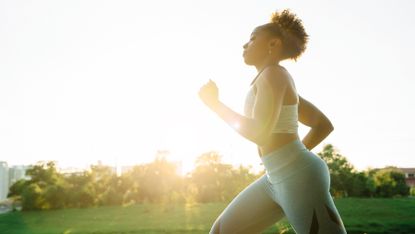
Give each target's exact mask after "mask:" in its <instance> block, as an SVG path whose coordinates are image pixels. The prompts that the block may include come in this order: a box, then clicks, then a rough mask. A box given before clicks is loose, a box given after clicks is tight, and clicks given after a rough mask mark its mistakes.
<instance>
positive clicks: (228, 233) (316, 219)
mask: <svg viewBox="0 0 415 234" xmlns="http://www.w3.org/2000/svg"><path fill="white" fill-rule="evenodd" d="M261 159H262V161H263V164H264V166H265V171H266V174H265V175H263V176H262V177H261V178H259V179H258V180H256V181H255V182H253V183H252V184H250V185H249V186H248V187H246V188H245V189H244V190H243V191H242V192H241V193H239V194H238V195H237V196H236V197H235V198H234V199H233V200H232V202H231V203H230V204H229V205H228V206H227V207H226V208H225V210H224V211H223V212H222V214H221V215H220V216H219V217H218V218H217V219H216V221H215V223H214V224H213V226H212V229H211V230H210V233H211V234H234V233H249V234H251V233H261V231H263V230H265V229H266V228H268V227H269V226H271V225H272V224H274V223H276V222H277V221H279V220H280V219H281V218H283V217H287V219H288V221H289V223H290V224H291V226H292V227H293V229H294V230H295V232H296V233H300V234H306V233H307V234H317V233H319V234H337V233H341V234H344V233H346V229H345V228H344V225H343V222H342V220H341V218H340V215H339V213H338V211H337V209H336V207H335V205H334V202H333V199H332V197H331V196H330V193H329V188H330V174H329V171H328V167H327V164H326V163H325V162H324V161H323V160H322V159H320V158H319V157H318V156H316V155H315V154H313V153H312V152H310V151H308V150H307V149H306V148H305V146H304V145H303V144H302V142H301V141H299V140H296V141H293V142H291V143H289V144H287V145H284V146H283V147H281V148H279V149H277V150H276V151H274V152H271V153H270V154H268V155H264V156H263V157H261Z"/></svg>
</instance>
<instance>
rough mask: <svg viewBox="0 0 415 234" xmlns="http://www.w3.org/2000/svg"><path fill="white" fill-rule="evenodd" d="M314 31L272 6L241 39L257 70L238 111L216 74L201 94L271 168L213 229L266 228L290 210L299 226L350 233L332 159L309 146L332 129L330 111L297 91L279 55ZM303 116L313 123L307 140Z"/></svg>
mask: <svg viewBox="0 0 415 234" xmlns="http://www.w3.org/2000/svg"><path fill="white" fill-rule="evenodd" d="M307 41H308V35H307V34H306V32H305V30H304V27H303V25H302V21H301V20H300V19H299V18H298V17H297V16H296V15H295V14H293V13H292V12H290V11H289V10H284V11H282V12H275V13H273V14H272V17H271V22H270V23H267V24H264V25H261V26H259V27H256V28H255V29H254V31H253V32H252V34H251V37H250V40H249V41H248V42H247V43H246V44H245V45H244V46H243V49H244V51H243V58H244V61H245V63H246V64H247V65H252V66H255V68H256V69H257V71H258V75H257V76H256V77H255V79H254V80H253V81H252V83H251V89H250V91H249V92H248V95H247V98H246V101H245V115H240V114H238V113H236V112H234V111H233V110H231V109H230V108H229V107H227V106H226V105H225V104H223V103H222V102H221V101H219V95H218V88H217V86H216V84H215V83H214V82H213V81H209V82H208V83H207V84H205V85H204V86H202V87H201V89H200V91H199V96H200V98H201V99H202V101H203V102H204V103H205V104H206V105H207V106H208V107H209V108H210V109H211V110H212V111H214V112H215V113H217V114H218V116H219V117H220V118H221V119H223V120H224V121H225V122H226V123H228V124H229V125H230V126H231V127H232V128H233V129H235V130H236V131H237V132H238V133H239V134H240V135H242V136H243V137H245V138H247V139H248V140H250V141H252V142H254V143H256V144H257V145H258V152H259V155H260V157H261V160H262V162H263V164H264V167H265V171H266V174H265V175H264V176H262V177H261V178H259V179H258V180H256V181H255V182H253V183H252V184H250V185H249V186H248V187H246V188H245V189H244V190H243V191H242V192H241V193H239V194H238V195H237V196H236V197H235V198H234V199H233V200H232V202H231V203H230V204H229V205H228V206H227V207H226V208H225V210H224V211H223V212H222V214H221V215H220V216H219V217H218V218H217V219H216V221H215V223H214V224H213V226H212V229H211V231H210V233H212V234H216V233H220V234H234V233H250V234H251V233H260V232H261V231H263V230H265V229H266V228H268V227H269V226H270V225H272V224H274V223H276V222H278V221H279V220H281V219H282V218H283V217H287V219H288V221H289V222H290V224H291V226H292V227H293V229H294V230H295V232H296V233H301V234H305V233H312V234H313V233H320V234H337V233H346V230H345V228H344V225H343V222H342V220H341V218H340V215H339V213H338V211H337V209H336V207H335V204H334V202H333V199H332V197H331V196H330V193H329V188H330V174H329V170H328V167H327V164H326V163H325V162H324V161H323V160H322V159H320V158H319V157H318V156H316V155H315V154H314V153H312V152H310V150H311V149H313V148H314V147H315V146H316V145H318V144H319V143H320V142H321V141H322V140H323V139H324V138H326V137H327V136H328V135H329V133H330V132H331V131H332V130H333V126H332V124H331V123H330V121H329V120H328V118H327V117H326V116H325V115H324V114H323V113H322V112H321V111H320V110H319V109H317V108H316V107H315V106H314V105H313V104H311V103H310V102H308V101H307V100H305V99H303V98H302V97H300V96H299V95H298V94H297V91H296V88H295V85H294V81H293V79H292V77H291V76H290V74H289V73H288V71H287V70H286V69H285V68H284V67H282V66H281V65H280V64H279V63H280V62H281V61H283V60H286V59H293V60H296V59H297V58H298V57H299V56H300V55H301V54H302V53H303V52H304V50H305V48H306V43H307ZM298 121H300V122H301V123H303V124H305V125H307V126H309V127H310V131H309V132H308V133H307V135H306V136H305V137H304V139H303V140H302V141H301V140H300V138H299V135H298V131H297V128H298Z"/></svg>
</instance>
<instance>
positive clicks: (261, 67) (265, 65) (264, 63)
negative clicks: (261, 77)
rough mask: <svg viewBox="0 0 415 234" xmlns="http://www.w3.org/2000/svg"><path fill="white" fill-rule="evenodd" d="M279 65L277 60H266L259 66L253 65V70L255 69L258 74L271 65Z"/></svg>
mask: <svg viewBox="0 0 415 234" xmlns="http://www.w3.org/2000/svg"><path fill="white" fill-rule="evenodd" d="M279 63H280V61H279V60H275V59H273V60H269V59H266V60H264V61H263V62H262V63H261V64H258V65H255V68H256V70H257V72H258V73H259V72H261V71H263V70H264V69H265V68H266V67H268V66H271V65H278V66H279Z"/></svg>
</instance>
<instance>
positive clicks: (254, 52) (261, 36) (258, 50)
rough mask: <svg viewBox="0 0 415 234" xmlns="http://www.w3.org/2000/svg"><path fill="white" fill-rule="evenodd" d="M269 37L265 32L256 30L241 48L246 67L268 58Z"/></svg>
mask: <svg viewBox="0 0 415 234" xmlns="http://www.w3.org/2000/svg"><path fill="white" fill-rule="evenodd" d="M270 39H271V37H270V35H269V33H268V32H266V31H265V30H263V29H262V30H261V29H258V28H256V29H255V30H254V31H253V32H252V34H251V37H250V39H249V41H248V42H247V43H246V44H245V45H244V46H243V48H244V52H243V57H244V61H245V63H246V64H248V65H257V64H260V63H261V62H263V61H264V59H266V58H267V56H268V51H269V43H270Z"/></svg>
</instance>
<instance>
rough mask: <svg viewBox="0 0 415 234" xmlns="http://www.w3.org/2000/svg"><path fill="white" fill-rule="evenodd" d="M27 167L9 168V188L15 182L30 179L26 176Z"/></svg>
mask: <svg viewBox="0 0 415 234" xmlns="http://www.w3.org/2000/svg"><path fill="white" fill-rule="evenodd" d="M28 168H29V166H13V167H10V168H9V187H10V186H12V185H13V184H14V183H16V181H18V180H21V179H24V180H28V179H30V177H29V176H26V171H27V169H28Z"/></svg>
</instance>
